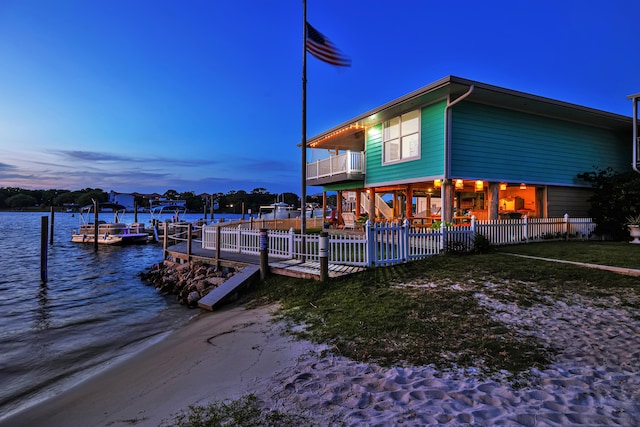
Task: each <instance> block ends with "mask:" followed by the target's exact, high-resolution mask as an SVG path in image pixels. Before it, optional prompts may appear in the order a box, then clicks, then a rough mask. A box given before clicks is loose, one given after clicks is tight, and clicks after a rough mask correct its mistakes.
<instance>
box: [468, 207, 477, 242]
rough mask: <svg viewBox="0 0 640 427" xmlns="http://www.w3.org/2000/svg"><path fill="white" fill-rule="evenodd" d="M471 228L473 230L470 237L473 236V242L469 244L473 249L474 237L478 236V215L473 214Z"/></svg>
mask: <svg viewBox="0 0 640 427" xmlns="http://www.w3.org/2000/svg"><path fill="white" fill-rule="evenodd" d="M469 230H470V231H471V234H470V238H471V244H470V245H469V247H470V248H471V249H472V250H473V249H474V248H473V242H475V239H474V237H475V236H476V216H475V215H471V226H470V227H469Z"/></svg>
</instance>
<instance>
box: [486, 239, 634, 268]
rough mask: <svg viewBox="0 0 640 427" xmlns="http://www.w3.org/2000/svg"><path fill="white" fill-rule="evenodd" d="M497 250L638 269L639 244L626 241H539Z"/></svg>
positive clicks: (502, 247)
mask: <svg viewBox="0 0 640 427" xmlns="http://www.w3.org/2000/svg"><path fill="white" fill-rule="evenodd" d="M498 251H500V252H511V253H516V254H522V255H532V256H538V257H543V258H554V259H562V260H567V261H577V262H585V263H589V264H602V265H610V266H614V267H624V268H633V269H637V270H640V245H632V244H630V243H628V242H605V241H600V242H598V241H587V242H579V241H570V242H540V243H530V244H526V245H514V246H501V247H500V248H499V249H498Z"/></svg>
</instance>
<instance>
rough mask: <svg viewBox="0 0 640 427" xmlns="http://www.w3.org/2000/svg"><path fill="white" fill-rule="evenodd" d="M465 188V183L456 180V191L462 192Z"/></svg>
mask: <svg viewBox="0 0 640 427" xmlns="http://www.w3.org/2000/svg"><path fill="white" fill-rule="evenodd" d="M463 188H464V181H463V180H461V179H456V190H462V189H463Z"/></svg>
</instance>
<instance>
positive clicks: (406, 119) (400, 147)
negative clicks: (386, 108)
mask: <svg viewBox="0 0 640 427" xmlns="http://www.w3.org/2000/svg"><path fill="white" fill-rule="evenodd" d="M382 145H383V150H384V161H383V163H393V162H399V161H403V160H413V159H419V158H420V110H415V111H410V112H408V113H405V114H403V115H401V116H399V117H394V118H393V119H391V120H387V121H386V122H384V124H383V127H382Z"/></svg>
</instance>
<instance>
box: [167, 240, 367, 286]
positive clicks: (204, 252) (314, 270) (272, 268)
mask: <svg viewBox="0 0 640 427" xmlns="http://www.w3.org/2000/svg"><path fill="white" fill-rule="evenodd" d="M167 256H168V258H169V259H171V260H173V261H176V262H183V263H184V262H189V261H201V262H204V263H207V264H217V265H220V266H223V267H236V268H237V267H240V268H241V267H244V266H247V265H258V266H259V265H260V256H258V255H249V254H239V253H233V252H227V251H222V252H220V257H219V258H218V257H216V251H215V250H210V249H203V248H202V247H201V246H200V245H192V247H191V250H189V248H188V246H187V242H179V243H177V244H175V245H172V246H169V247H168V248H167ZM268 264H269V272H270V273H271V274H277V275H280V276H288V277H297V278H302V279H314V280H320V262H317V261H301V260H297V259H281V258H271V259H269V261H268ZM364 269H365V268H364V267H357V266H352V265H340V264H329V278H336V277H341V276H345V275H348V274H354V273H358V272H360V271H363V270H364Z"/></svg>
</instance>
